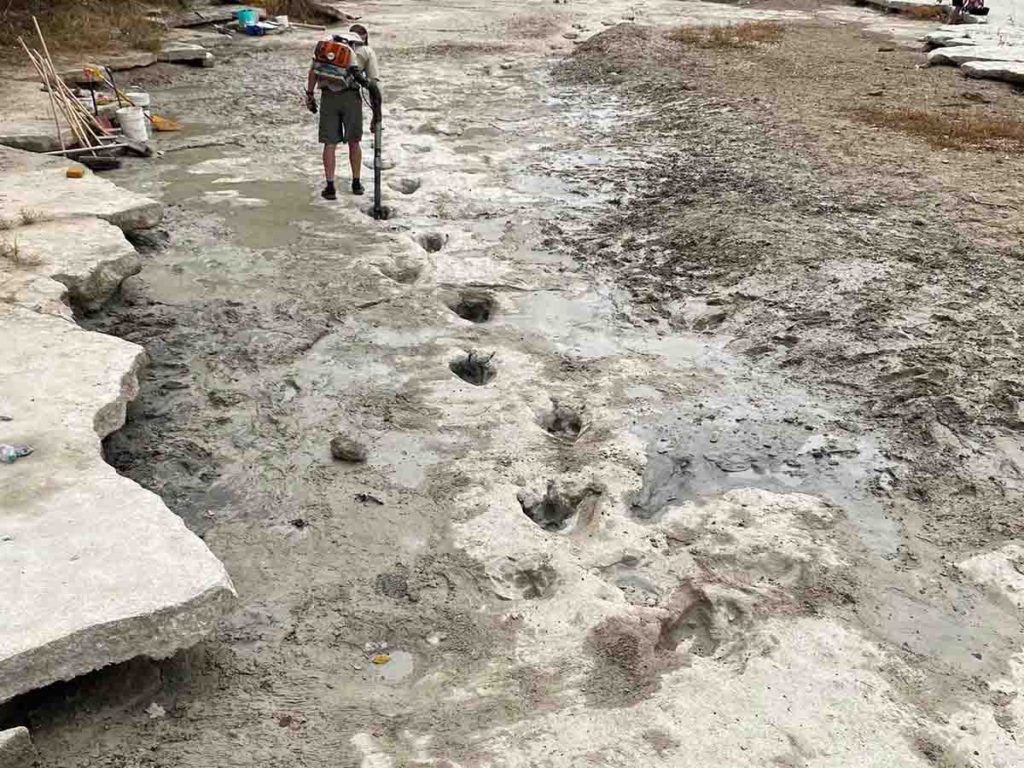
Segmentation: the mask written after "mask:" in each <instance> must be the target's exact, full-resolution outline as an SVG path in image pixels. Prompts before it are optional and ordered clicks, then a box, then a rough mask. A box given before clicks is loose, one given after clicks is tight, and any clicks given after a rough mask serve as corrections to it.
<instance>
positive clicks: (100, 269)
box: [0, 218, 140, 319]
mask: <svg viewBox="0 0 1024 768" xmlns="http://www.w3.org/2000/svg"><path fill="white" fill-rule="evenodd" d="M15 248H16V249H17V262H18V263H15V262H14V261H12V260H11V259H9V258H7V259H0V284H6V285H11V284H13V283H14V281H17V280H19V279H21V280H24V281H25V283H26V284H33V283H39V282H42V281H39V280H38V279H36V280H34V281H33V280H31V279H30V278H39V277H45V278H50V280H49V281H48V282H51V283H54V284H53V286H52V288H50V289H47V288H45V287H42V286H39V287H37V288H35V289H34V290H37V291H40V292H41V293H42V294H43V295H45V296H46V297H47V298H48V299H49V298H50V297H52V296H53V295H54V294H56V296H57V299H58V300H61V299H62V295H61V294H63V293H64V292H65V291H66V293H67V295H68V298H69V299H70V301H71V303H72V304H73V305H74V306H76V307H80V308H82V309H85V310H94V309H97V308H99V307H100V306H102V304H103V303H104V302H105V301H106V300H107V299H109V298H110V297H111V296H112V295H113V294H114V292H115V291H116V290H117V288H118V286H119V285H120V284H121V281H123V280H124V279H125V278H126V277H129V276H131V275H134V274H137V273H138V271H139V269H140V260H139V254H138V252H136V250H135V248H134V247H132V244H131V243H129V242H128V240H127V238H125V236H124V233H123V232H122V231H121V230H120V229H119V228H117V227H115V226H114V225H113V224H110V223H108V222H106V221H103V220H102V219H96V218H88V219H61V220H58V221H47V222H43V223H40V224H31V225H29V226H22V227H18V228H17V229H13V230H5V231H0V251H3V252H5V253H11V252H13V249H15ZM54 281H56V282H54ZM15 298H16V299H19V298H20V297H18V296H15ZM60 304H61V308H57V309H56V310H55V309H54V308H49V307H48V306H47V305H46V304H39V305H36V306H35V308H36V309H37V310H38V311H43V312H47V313H48V314H59V315H61V316H64V317H66V318H67V319H71V317H72V315H71V309H70V307H68V306H67V304H65V303H64V302H63V301H60Z"/></svg>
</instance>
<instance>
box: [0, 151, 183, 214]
mask: <svg viewBox="0 0 1024 768" xmlns="http://www.w3.org/2000/svg"><path fill="white" fill-rule="evenodd" d="M71 165H74V163H72V162H70V161H68V160H65V159H63V158H59V157H46V156H44V155H37V154H33V153H31V152H24V151H22V150H18V149H12V148H10V147H0V229H10V228H11V227H14V226H18V225H20V224H32V223H35V222H38V221H53V220H58V219H81V218H84V217H88V216H97V217H99V218H101V219H104V220H106V221H109V222H110V223H111V224H114V225H116V226H118V227H120V228H121V229H123V230H128V231H131V230H134V229H148V228H150V227H153V226H155V225H156V224H158V223H159V222H160V219H161V217H162V216H163V209H162V206H161V205H160V203H158V202H156V201H155V200H151V199H150V198H148V197H143V196H142V195H137V194H135V193H134V192H129V191H128V190H125V189H121V188H120V187H118V186H115V185H114V184H111V183H110V182H109V181H107V180H106V179H101V178H100V177H99V176H96V175H95V174H94V173H92V172H90V171H86V172H85V177H84V178H81V179H69V178H67V176H66V171H67V168H68V167H69V166H71Z"/></svg>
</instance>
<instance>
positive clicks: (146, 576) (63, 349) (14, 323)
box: [0, 306, 234, 702]
mask: <svg viewBox="0 0 1024 768" xmlns="http://www.w3.org/2000/svg"><path fill="white" fill-rule="evenodd" d="M0 338H3V339H4V343H3V344H2V345H0V381H3V382H4V383H5V384H4V389H3V391H2V392H0V412H2V413H3V414H4V415H5V416H8V417H10V418H11V419H12V420H11V421H5V422H0V442H8V443H16V444H26V445H30V446H31V447H32V448H33V449H34V453H33V454H32V455H30V456H28V457H25V458H22V459H19V460H18V461H17V462H15V463H14V464H10V465H3V466H0V470H2V474H0V584H3V585H5V589H4V599H3V601H0V702H3V701H6V700H8V699H10V698H12V697H13V696H17V695H18V694H20V693H23V692H25V691H29V690H32V689H34V688H39V687H41V686H44V685H47V684H49V683H52V682H55V681H57V680H66V679H70V678H72V677H75V676H78V675H81V674H84V673H85V672H89V671H91V670H94V669H98V668H100V667H103V666H106V665H108V664H113V663H116V662H119V661H124V660H126V659H130V658H133V657H135V656H149V657H153V658H163V657H167V656H169V655H171V654H173V653H174V652H175V651H177V650H178V649H180V648H183V647H187V646H189V645H192V644H194V643H196V642H197V641H198V640H200V639H201V638H202V637H203V636H204V635H206V634H207V633H208V632H209V631H210V629H211V628H212V626H213V623H214V621H215V620H216V619H217V618H218V617H219V616H220V615H221V614H222V613H223V611H224V610H225V609H226V608H227V607H228V606H229V605H230V604H231V602H232V601H233V597H234V590H233V588H232V585H231V581H230V579H229V578H228V575H227V573H226V572H225V571H224V568H223V566H222V565H221V564H220V562H219V561H218V560H217V558H216V557H214V556H213V554H212V553H211V552H210V551H209V550H208V549H207V548H206V545H205V544H204V543H203V542H202V541H201V540H200V539H199V538H198V537H196V536H195V535H194V534H192V533H191V532H190V531H189V530H188V529H187V528H186V527H185V525H184V523H183V522H182V521H181V519H180V518H179V517H178V516H177V515H175V514H174V513H172V512H171V511H170V510H168V509H167V507H166V506H165V505H164V503H163V501H161V499H160V498H159V497H158V496H156V495H155V494H153V493H150V492H149V491H147V490H145V489H143V488H141V487H140V486H138V485H136V484H135V483H134V482H132V481H131V480H129V479H127V478H124V477H121V476H120V475H118V474H117V472H116V471H114V469H113V467H111V466H110V465H108V464H107V463H106V462H104V461H103V459H102V457H101V446H100V440H101V439H102V438H103V437H104V436H106V435H108V434H109V433H110V432H112V431H113V430H115V429H118V428H119V427H120V426H121V425H122V424H123V423H124V417H125V406H126V404H127V402H128V401H129V400H130V399H131V398H132V397H134V395H135V393H136V391H137V387H138V385H137V380H136V376H137V372H138V370H139V368H140V366H141V365H142V363H143V361H144V359H145V352H144V351H143V349H142V348H141V347H139V346H137V345H135V344H131V343H129V342H126V341H123V340H120V339H116V338H114V337H111V336H105V335H102V334H98V333H92V332H88V331H85V330H82V329H81V328H79V327H78V326H77V325H75V324H73V323H70V322H68V321H66V320H64V319H61V318H59V317H54V316H50V315H42V314H38V313H36V312H32V311H29V310H26V309H23V308H20V307H17V306H7V307H0Z"/></svg>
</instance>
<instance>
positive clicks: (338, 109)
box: [320, 88, 363, 144]
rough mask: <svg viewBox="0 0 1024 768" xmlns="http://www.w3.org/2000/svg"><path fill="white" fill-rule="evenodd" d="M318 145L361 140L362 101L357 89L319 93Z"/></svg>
mask: <svg viewBox="0 0 1024 768" xmlns="http://www.w3.org/2000/svg"><path fill="white" fill-rule="evenodd" d="M320 94H321V98H320V143H321V144H348V143H349V142H350V141H361V140H362V138H363V99H362V96H361V95H360V93H359V89H358V88H353V89H351V90H347V91H332V90H329V89H327V88H324V89H322V90H321V91H320Z"/></svg>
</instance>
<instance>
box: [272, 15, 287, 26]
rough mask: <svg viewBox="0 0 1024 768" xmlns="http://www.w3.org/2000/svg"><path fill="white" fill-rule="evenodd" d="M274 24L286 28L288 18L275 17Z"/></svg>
mask: <svg viewBox="0 0 1024 768" xmlns="http://www.w3.org/2000/svg"><path fill="white" fill-rule="evenodd" d="M274 23H275V24H277V26H279V27H284V28H285V29H287V28H288V17H287V16H275V17H274Z"/></svg>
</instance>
